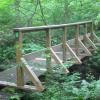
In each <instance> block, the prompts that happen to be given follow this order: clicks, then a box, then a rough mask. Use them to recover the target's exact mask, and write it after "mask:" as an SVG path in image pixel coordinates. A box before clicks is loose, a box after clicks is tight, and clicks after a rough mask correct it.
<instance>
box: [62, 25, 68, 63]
mask: <svg viewBox="0 0 100 100" xmlns="http://www.w3.org/2000/svg"><path fill="white" fill-rule="evenodd" d="M66 41H67V27H64V34H63V44H62V48H63V62H65V61H66V52H67V48H66Z"/></svg>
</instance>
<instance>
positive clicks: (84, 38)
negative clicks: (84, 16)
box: [83, 23, 88, 45]
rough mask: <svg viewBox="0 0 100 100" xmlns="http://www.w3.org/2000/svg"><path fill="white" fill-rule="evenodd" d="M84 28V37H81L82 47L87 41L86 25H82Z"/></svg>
mask: <svg viewBox="0 0 100 100" xmlns="http://www.w3.org/2000/svg"><path fill="white" fill-rule="evenodd" d="M84 28H85V34H84V37H83V43H84V45H86V41H87V32H88V30H87V23H86V24H84Z"/></svg>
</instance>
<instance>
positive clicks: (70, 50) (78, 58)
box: [66, 43, 82, 64]
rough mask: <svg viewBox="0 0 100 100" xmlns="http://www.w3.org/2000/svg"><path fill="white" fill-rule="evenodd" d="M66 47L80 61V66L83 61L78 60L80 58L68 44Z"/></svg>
mask: <svg viewBox="0 0 100 100" xmlns="http://www.w3.org/2000/svg"><path fill="white" fill-rule="evenodd" d="M66 47H67V48H68V49H69V51H70V53H71V54H72V55H73V56H74V57H75V59H76V60H77V61H78V64H81V63H82V62H81V60H80V59H79V58H78V56H77V55H76V54H75V53H74V51H73V50H72V49H71V48H70V46H69V45H68V44H67V43H66Z"/></svg>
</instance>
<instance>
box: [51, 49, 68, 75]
mask: <svg viewBox="0 0 100 100" xmlns="http://www.w3.org/2000/svg"><path fill="white" fill-rule="evenodd" d="M50 50H51V54H52V57H53V58H54V60H55V61H56V62H57V63H59V64H60V65H61V67H62V68H63V69H64V71H65V73H66V74H67V73H69V71H68V69H67V68H66V67H65V66H64V64H63V63H62V61H61V60H60V59H59V57H58V56H57V55H56V53H55V52H54V51H53V49H52V48H50Z"/></svg>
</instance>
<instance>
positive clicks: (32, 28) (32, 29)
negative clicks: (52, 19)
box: [13, 21, 92, 33]
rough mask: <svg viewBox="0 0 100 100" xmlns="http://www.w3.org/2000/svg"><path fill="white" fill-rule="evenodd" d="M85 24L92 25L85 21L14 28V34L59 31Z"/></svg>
mask: <svg viewBox="0 0 100 100" xmlns="http://www.w3.org/2000/svg"><path fill="white" fill-rule="evenodd" d="M85 23H92V21H84V22H76V23H69V24H60V25H47V26H36V27H23V28H14V29H13V30H14V32H19V31H21V32H24V33H25V32H33V31H42V30H43V31H45V30H47V29H58V28H64V27H66V26H75V25H83V24H85Z"/></svg>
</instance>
